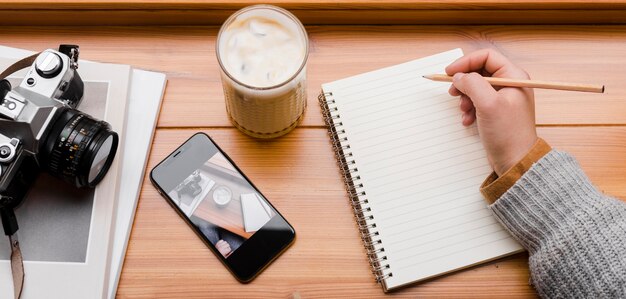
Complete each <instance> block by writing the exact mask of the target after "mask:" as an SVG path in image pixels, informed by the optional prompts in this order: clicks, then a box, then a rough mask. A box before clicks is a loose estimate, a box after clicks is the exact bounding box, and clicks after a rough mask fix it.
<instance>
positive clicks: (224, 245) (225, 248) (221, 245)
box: [215, 240, 232, 257]
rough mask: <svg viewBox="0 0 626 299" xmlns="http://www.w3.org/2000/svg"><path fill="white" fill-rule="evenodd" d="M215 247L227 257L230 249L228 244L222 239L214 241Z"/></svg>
mask: <svg viewBox="0 0 626 299" xmlns="http://www.w3.org/2000/svg"><path fill="white" fill-rule="evenodd" d="M215 248H217V251H219V252H220V253H221V254H222V255H223V256H224V257H228V256H229V255H230V254H231V252H232V250H231V249H230V244H228V242H226V241H224V240H219V241H217V243H215Z"/></svg>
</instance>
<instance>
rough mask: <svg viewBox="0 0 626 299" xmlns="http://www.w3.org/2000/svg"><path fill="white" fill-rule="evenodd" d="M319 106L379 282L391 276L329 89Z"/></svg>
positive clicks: (364, 244)
mask: <svg viewBox="0 0 626 299" xmlns="http://www.w3.org/2000/svg"><path fill="white" fill-rule="evenodd" d="M317 99H318V100H319V103H320V107H321V108H322V115H323V116H324V123H325V124H326V127H327V128H328V135H329V136H330V140H331V142H332V144H333V151H334V152H335V156H336V157H337V163H338V164H339V169H340V170H341V173H342V176H343V179H344V184H345V186H346V190H347V191H348V195H349V198H350V205H351V206H352V210H353V212H354V217H355V219H356V223H357V225H358V227H359V234H360V235H361V239H362V240H363V246H365V250H366V251H367V257H368V260H369V263H370V265H371V267H372V273H373V274H374V276H375V277H376V282H378V283H381V282H383V281H384V280H385V279H387V278H389V277H392V276H393V273H391V271H390V266H389V263H388V262H387V256H386V255H385V248H384V247H382V241H381V240H380V238H378V236H379V233H378V231H377V230H376V223H375V222H374V221H373V220H374V215H371V214H370V213H371V211H372V209H371V208H370V207H369V206H368V204H369V201H368V200H367V197H366V193H365V191H364V187H363V183H361V182H360V180H361V176H359V174H358V173H359V169H358V168H357V166H356V161H354V160H353V159H350V158H352V157H353V155H352V152H350V144H348V137H347V136H345V134H346V130H345V129H344V128H343V122H342V121H341V114H340V113H339V109H338V108H337V107H336V106H335V103H336V102H335V99H334V98H333V93H332V92H323V91H322V93H321V94H320V95H319V96H318V98H317Z"/></svg>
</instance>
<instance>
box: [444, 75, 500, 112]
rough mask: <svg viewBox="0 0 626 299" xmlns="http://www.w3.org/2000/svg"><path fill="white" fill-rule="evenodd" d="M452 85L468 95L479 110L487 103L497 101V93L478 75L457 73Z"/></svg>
mask: <svg viewBox="0 0 626 299" xmlns="http://www.w3.org/2000/svg"><path fill="white" fill-rule="evenodd" d="M452 85H454V87H455V88H456V89H458V90H459V91H460V92H462V93H463V94H465V95H467V96H468V97H469V98H470V99H471V100H472V102H473V103H474V106H475V107H476V108H478V109H480V108H481V107H482V106H484V105H485V104H486V103H488V102H490V101H493V100H495V98H496V96H497V92H496V90H495V89H493V87H492V86H491V84H489V82H487V80H485V78H483V77H482V76H481V75H479V74H477V73H469V74H464V73H456V74H454V77H453V80H452Z"/></svg>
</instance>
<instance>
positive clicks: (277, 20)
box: [216, 5, 309, 138]
mask: <svg viewBox="0 0 626 299" xmlns="http://www.w3.org/2000/svg"><path fill="white" fill-rule="evenodd" d="M216 51H217V60H218V62H219V65H220V69H221V75H222V86H223V88H224V96H225V102H226V110H227V112H228V116H229V118H230V120H231V122H232V123H233V125H234V126H235V127H237V128H238V129H239V130H241V131H242V132H244V133H246V134H248V135H250V136H252V137H256V138H274V137H278V136H282V135H284V134H287V133H288V132H289V131H291V130H293V129H294V128H295V127H296V126H297V125H298V123H299V122H300V121H301V120H302V117H303V114H304V111H305V109H306V104H307V99H306V97H307V95H306V62H307V58H308V55H309V39H308V37H307V33H306V30H305V29H304V26H303V25H302V23H300V21H299V20H298V19H297V18H296V17H295V16H294V15H292V14H291V13H289V12H288V11H286V10H284V9H282V8H279V7H276V6H271V5H253V6H249V7H245V8H243V9H241V10H239V11H237V12H235V13H234V14H233V15H232V16H230V17H229V18H228V19H227V20H226V22H225V23H224V24H223V25H222V28H221V29H220V31H219V34H218V36H217V42H216Z"/></svg>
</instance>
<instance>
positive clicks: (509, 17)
mask: <svg viewBox="0 0 626 299" xmlns="http://www.w3.org/2000/svg"><path fill="white" fill-rule="evenodd" d="M254 2H255V1H252V0H233V1H229V0H181V1H171V0H136V1H128V0H60V1H50V0H24V1H22V0H2V1H0V15H2V18H0V25H46V26H49V25H82V26H85V25H91V26H99V25H102V24H108V25H218V24H221V23H222V22H223V21H224V20H225V19H226V18H227V17H228V16H229V15H230V14H232V13H233V12H234V11H236V10H238V9H240V8H242V7H244V6H247V5H250V4H254ZM264 3H267V4H274V5H278V6H282V7H284V8H287V9H289V10H290V11H292V12H293V13H294V14H295V15H296V16H298V18H300V19H301V20H302V21H303V22H304V23H305V24H309V25H313V24H326V25H328V24H618V23H619V24H624V23H626V15H625V13H626V1H624V0H613V1H612V0H600V1H584V0H551V1H542V0H512V1H511V0H509V1H500V0H471V1H467V0H425V1H422V0H389V1H387V0H337V1H335V0H267V1H264ZM355 11H358V13H355Z"/></svg>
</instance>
